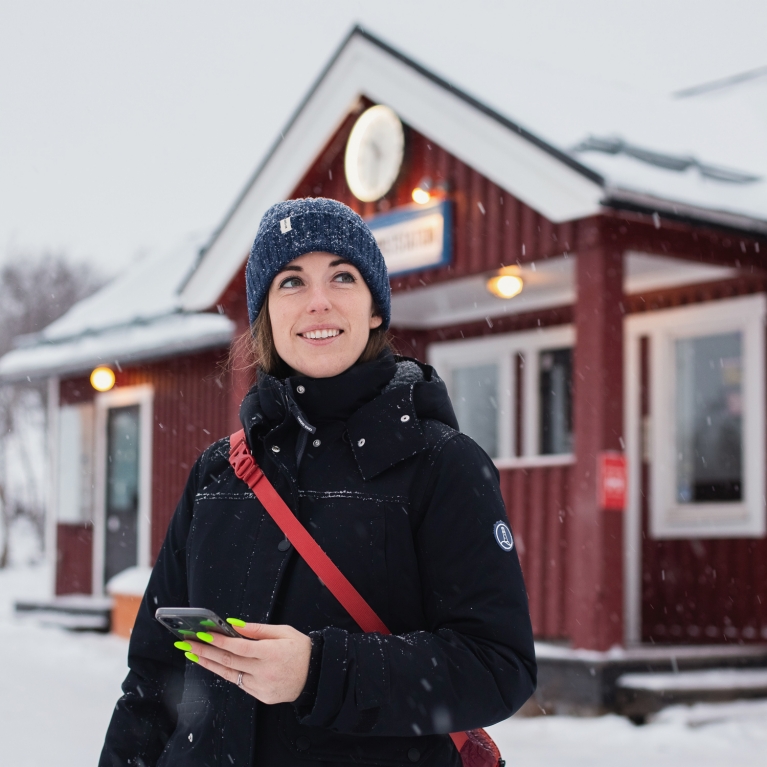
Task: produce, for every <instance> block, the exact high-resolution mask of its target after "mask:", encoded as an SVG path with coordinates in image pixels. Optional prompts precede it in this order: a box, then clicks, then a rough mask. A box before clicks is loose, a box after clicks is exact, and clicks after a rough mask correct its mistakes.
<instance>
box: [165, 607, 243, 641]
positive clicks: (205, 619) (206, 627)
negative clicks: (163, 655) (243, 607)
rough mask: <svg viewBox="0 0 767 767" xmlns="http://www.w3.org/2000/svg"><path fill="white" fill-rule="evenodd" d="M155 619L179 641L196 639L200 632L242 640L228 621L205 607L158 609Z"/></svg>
mask: <svg viewBox="0 0 767 767" xmlns="http://www.w3.org/2000/svg"><path fill="white" fill-rule="evenodd" d="M154 617H155V618H157V620H158V621H160V623H162V625H163V626H165V628H166V629H168V631H170V632H171V634H173V635H174V636H177V637H178V638H179V639H196V638H197V632H198V631H205V632H207V633H208V634H210V633H214V634H223V635H224V636H228V637H237V638H239V639H242V635H241V634H238V633H237V632H236V631H235V630H234V629H233V628H232V627H231V626H230V625H229V624H228V623H227V622H226V621H223V620H221V618H219V617H218V615H216V613H214V612H213V611H212V610H206V609H205V608H203V607H158V608H157V610H156V611H155V614H154Z"/></svg>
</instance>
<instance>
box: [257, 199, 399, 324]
mask: <svg viewBox="0 0 767 767" xmlns="http://www.w3.org/2000/svg"><path fill="white" fill-rule="evenodd" d="M317 251H320V252H324V253H332V254H333V255H336V256H340V257H341V258H344V259H346V260H347V261H348V262H349V263H350V264H353V265H354V266H356V267H357V269H358V270H359V272H360V274H361V275H362V279H363V280H365V283H366V284H367V286H368V288H369V289H370V292H371V294H372V296H373V302H374V303H375V305H376V308H377V309H378V311H379V312H380V314H381V317H382V318H383V323H382V327H383V328H384V329H386V328H388V327H389V321H390V320H391V288H390V286H389V274H388V272H387V271H386V263H385V262H384V258H383V254H382V253H381V249H380V248H379V247H378V243H377V242H376V241H375V238H374V237H373V233H372V232H371V231H370V229H368V226H367V224H366V223H365V222H364V221H363V220H362V218H361V217H360V216H358V215H357V214H356V213H355V212H354V211H353V210H352V209H351V208H349V207H348V206H346V205H344V204H343V203H340V202H338V201H337V200H328V199H326V198H324V197H314V198H312V197H306V198H303V199H300V200H286V201H285V202H278V203H277V204H276V205H272V207H271V208H269V210H267V211H266V213H264V217H263V218H262V219H261V223H260V224H259V227H258V233H257V234H256V239H255V241H254V242H253V247H252V248H251V251H250V257H249V258H248V264H247V266H246V267H245V289H246V293H247V299H248V317H249V318H250V323H251V325H252V324H253V322H254V321H255V319H256V317H258V313H259V312H260V311H261V307H262V306H263V305H264V299H265V298H266V294H267V293H268V291H269V286H270V285H271V284H272V280H273V279H274V277H275V275H276V274H277V272H279V271H280V269H282V267H283V266H285V265H286V264H288V263H290V262H291V261H292V260H293V259H294V258H298V257H299V256H302V255H303V254H304V253H313V252H317Z"/></svg>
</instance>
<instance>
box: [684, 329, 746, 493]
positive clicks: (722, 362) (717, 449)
mask: <svg viewBox="0 0 767 767" xmlns="http://www.w3.org/2000/svg"><path fill="white" fill-rule="evenodd" d="M675 357H676V360H675V363H676V424H675V425H676V453H677V464H676V499H677V502H678V503H712V502H722V501H740V500H742V498H743V384H742V379H743V355H742V338H741V333H727V334H724V335H715V336H702V337H699V338H686V339H682V340H677V341H676V343H675Z"/></svg>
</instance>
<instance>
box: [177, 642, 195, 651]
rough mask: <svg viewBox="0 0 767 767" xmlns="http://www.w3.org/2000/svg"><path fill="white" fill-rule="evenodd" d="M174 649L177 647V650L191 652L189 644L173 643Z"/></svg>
mask: <svg viewBox="0 0 767 767" xmlns="http://www.w3.org/2000/svg"><path fill="white" fill-rule="evenodd" d="M173 646H174V647H178V649H179V650H187V651H188V650H191V649H192V645H190V644H189V642H174V643H173Z"/></svg>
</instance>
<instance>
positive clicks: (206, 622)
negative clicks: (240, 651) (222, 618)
mask: <svg viewBox="0 0 767 767" xmlns="http://www.w3.org/2000/svg"><path fill="white" fill-rule="evenodd" d="M200 625H201V626H207V627H208V628H212V629H214V628H216V624H215V623H214V622H213V621H209V620H208V619H207V618H205V619H204V620H201V621H200Z"/></svg>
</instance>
